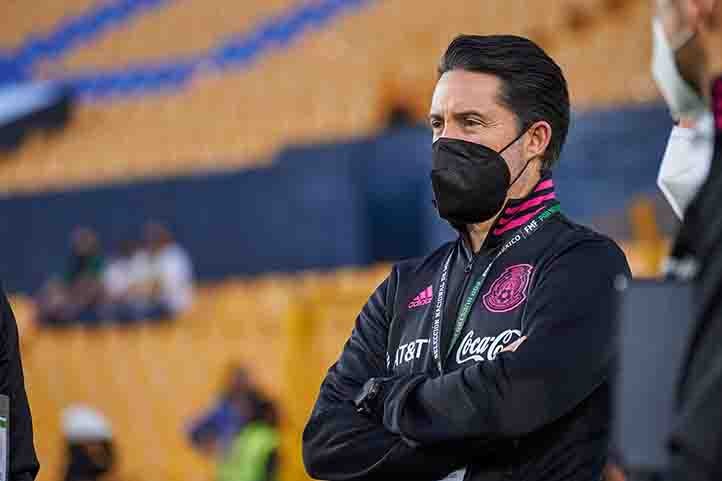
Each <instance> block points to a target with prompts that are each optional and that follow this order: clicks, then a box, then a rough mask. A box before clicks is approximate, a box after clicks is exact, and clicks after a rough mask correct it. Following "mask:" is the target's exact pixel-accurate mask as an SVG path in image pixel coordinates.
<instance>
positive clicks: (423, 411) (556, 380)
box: [384, 239, 629, 445]
mask: <svg viewBox="0 0 722 481" xmlns="http://www.w3.org/2000/svg"><path fill="white" fill-rule="evenodd" d="M620 274H624V275H628V274H629V269H628V266H627V263H626V260H625V258H624V254H623V253H622V252H621V251H620V250H619V248H617V247H616V246H615V245H614V244H613V243H611V242H610V241H608V240H601V239H600V240H592V239H590V240H585V241H582V242H578V243H576V244H575V245H573V246H571V247H569V248H567V249H565V250H564V251H563V252H561V253H560V254H558V255H557V256H556V257H555V258H554V259H553V260H551V261H550V262H549V263H547V265H546V266H544V267H543V268H542V271H541V272H540V274H539V277H538V279H537V282H536V285H535V287H534V291H533V293H532V294H531V295H530V296H529V300H528V301H527V306H526V312H525V315H524V321H522V334H523V335H524V336H528V337H527V339H526V341H525V342H524V343H523V344H522V345H521V346H520V347H519V348H518V350H517V351H516V352H502V353H500V354H498V355H497V356H496V357H495V358H494V359H493V360H487V361H483V362H478V363H474V364H472V365H469V366H468V367H466V368H463V369H459V370H457V371H454V372H451V373H448V374H445V375H443V376H439V377H436V378H434V379H429V378H427V379H423V380H420V381H419V382H416V383H408V382H407V383H406V384H404V383H396V385H395V386H394V387H392V388H390V389H389V394H388V396H387V397H386V399H385V404H384V424H385V425H386V426H387V427H388V428H389V430H391V431H392V432H396V433H400V434H401V435H403V436H404V437H405V438H408V439H410V440H413V441H415V442H418V443H421V444H422V445H424V444H430V443H438V442H448V441H454V440H461V439H465V438H466V439H468V438H485V439H499V438H516V437H520V436H523V435H525V434H528V433H531V432H533V431H535V430H537V429H539V428H541V427H543V426H545V425H547V424H549V423H551V422H553V421H555V420H557V419H558V418H560V417H562V416H563V415H564V414H566V413H568V412H570V411H571V410H572V409H573V408H574V407H576V406H577V405H578V404H579V403H580V402H581V401H583V400H584V399H585V398H587V397H588V396H589V395H590V394H591V393H592V392H593V391H594V390H595V389H596V388H597V387H598V386H599V385H601V384H602V383H603V382H604V381H605V380H606V378H607V375H608V370H609V367H610V362H611V360H612V323H613V316H614V304H615V302H614V296H615V290H614V282H615V279H616V278H617V276H619V275H620Z"/></svg>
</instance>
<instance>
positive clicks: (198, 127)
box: [0, 0, 656, 192]
mask: <svg viewBox="0 0 722 481" xmlns="http://www.w3.org/2000/svg"><path fill="white" fill-rule="evenodd" d="M247 3H248V2H244V7H246V5H247ZM460 3H462V4H463V5H465V6H466V8H454V9H450V8H445V7H444V6H443V5H442V4H440V3H438V2H432V1H430V0H423V1H420V2H417V4H416V5H415V7H414V9H413V10H412V11H409V9H408V6H407V5H406V4H404V3H403V2H370V3H369V4H368V5H367V6H364V7H363V8H360V9H358V10H355V11H354V13H353V14H349V15H341V16H340V17H338V18H336V19H334V20H333V21H332V22H331V23H330V24H328V25H327V26H326V27H325V28H323V29H322V30H316V31H308V32H306V33H305V34H304V36H303V37H302V38H300V39H299V40H298V41H297V42H296V43H293V44H291V45H288V46H286V47H284V48H282V49H281V50H274V51H273V52H272V53H267V54H266V55H264V56H263V57H262V58H260V59H258V61H257V62H256V63H255V64H252V68H250V69H249V70H238V69H234V70H227V71H219V70H217V69H214V68H208V69H201V70H199V72H206V73H205V74H202V75H195V76H194V77H193V82H192V83H190V84H188V86H187V88H183V89H180V90H173V89H171V90H170V91H167V92H164V93H163V94H156V95H149V96H141V97H129V98H124V97H121V98H112V101H104V102H102V103H100V104H97V103H89V104H86V105H84V106H81V107H80V108H79V109H78V112H77V115H76V118H77V120H76V123H75V125H74V126H72V127H71V129H69V130H68V133H67V134H66V135H63V136H61V137H56V138H51V139H45V138H35V139H34V140H33V141H31V142H30V143H29V145H28V146H27V147H26V148H24V149H22V151H20V152H18V153H16V154H13V155H10V156H6V158H3V161H2V163H1V165H0V191H3V192H17V191H33V190H43V189H49V188H53V189H55V188H62V187H64V186H74V185H81V184H88V183H98V182H110V181H118V180H129V179H136V178H139V177H158V176H167V175H174V174H182V173H189V172H198V171H206V170H214V169H227V168H238V167H244V166H250V165H259V164H264V163H268V162H269V159H270V158H271V156H272V154H273V152H274V151H276V150H277V149H279V148H280V147H281V146H283V145H286V144H289V143H298V142H314V141H319V140H324V141H326V140H328V139H342V138H349V137H358V136H363V135H367V134H369V133H371V132H374V131H377V130H378V129H380V128H381V127H382V126H383V123H384V119H385V117H386V115H387V113H388V111H389V110H390V108H391V107H392V106H394V105H397V104H399V103H401V104H407V105H409V106H410V108H411V110H412V111H413V112H414V113H415V115H416V116H417V117H419V118H421V117H423V116H424V115H425V112H426V109H427V108H428V105H427V104H428V98H429V94H430V92H431V89H432V87H433V82H434V76H435V73H434V69H433V66H434V65H435V63H436V61H437V59H438V56H439V54H440V52H441V51H442V50H443V46H444V45H445V44H446V43H447V42H448V40H449V39H450V38H451V37H452V36H453V35H455V34H456V33H458V32H464V31H465V32H470V31H473V32H495V31H498V30H499V25H504V26H505V27H504V30H505V31H510V32H514V33H521V34H526V35H530V36H532V37H533V38H538V39H539V41H540V42H541V43H542V44H545V46H547V48H548V49H549V50H550V53H551V54H552V55H554V56H555V57H556V58H558V59H559V60H560V61H561V63H562V64H563V66H564V67H565V68H566V71H567V73H568V77H569V79H570V84H571V88H572V92H574V94H575V98H574V101H575V105H576V106H577V107H578V108H586V107H591V106H598V105H602V104H618V103H623V102H629V101H642V100H649V99H653V98H655V97H656V92H655V90H654V88H653V85H652V81H651V78H650V76H649V74H648V60H647V59H648V54H649V48H650V45H649V44H650V42H649V38H648V37H649V32H648V20H647V18H648V2H645V1H641V0H640V1H634V2H623V5H621V6H617V7H614V8H613V5H617V4H618V3H619V2H611V3H610V1H609V0H607V1H602V0H599V1H591V0H568V1H567V2H566V5H567V7H566V8H559V9H553V13H550V12H547V11H546V10H545V9H544V8H543V6H538V5H536V4H535V5H533V6H531V5H529V3H528V2H523V1H519V0H515V1H511V2H503V3H499V4H497V5H495V6H494V7H491V8H488V9H487V10H484V9H482V8H481V7H480V6H479V4H478V2H474V1H471V0H468V1H465V2H460ZM252 5H264V7H260V6H259V7H257V8H258V10H257V13H255V14H254V13H253V12H254V11H255V10H254V8H256V7H254V8H251V9H249V11H250V12H251V14H250V15H242V14H241V12H239V11H236V10H232V9H231V10H229V11H228V12H223V13H222V14H221V13H218V9H217V8H216V7H215V6H213V5H211V4H208V3H207V2H200V1H193V2H181V4H179V5H177V6H176V5H173V6H170V7H168V8H163V9H159V10H156V11H153V12H150V13H148V14H147V15H146V16H144V17H140V18H139V19H137V21H135V22H131V23H127V24H124V25H123V26H122V28H121V29H119V30H116V31H115V32H112V33H111V34H109V36H107V37H104V38H103V39H100V40H98V41H97V42H91V43H90V44H88V45H87V46H86V47H85V48H84V49H81V50H78V51H77V52H76V53H75V54H73V55H71V56H70V57H68V58H67V59H66V60H61V61H60V62H59V63H55V64H54V63H49V64H47V65H46V66H45V68H47V70H48V71H50V72H52V71H53V69H55V68H57V69H59V70H60V71H61V72H63V71H64V69H67V70H68V71H65V72H63V74H62V75H69V76H71V77H72V75H73V72H85V73H87V72H88V71H90V72H92V71H94V70H97V69H99V68H101V67H105V66H107V65H109V64H114V65H115V66H116V67H115V68H116V69H121V70H122V71H126V70H127V69H129V68H131V67H132V66H133V65H134V64H135V65H136V66H137V65H141V66H143V68H146V67H148V65H147V64H145V63H143V62H146V63H147V61H149V60H150V59H154V60H157V61H161V60H163V61H164V62H171V63H172V62H173V61H174V58H173V56H177V55H181V57H180V60H178V58H176V59H175V60H176V61H181V60H183V58H185V57H183V55H186V56H187V55H191V54H195V53H197V52H199V51H200V50H202V49H203V48H204V47H206V46H208V45H209V44H211V43H212V39H213V38H215V39H216V41H217V44H218V42H221V41H222V40H223V39H224V38H226V37H227V36H228V34H230V31H231V29H232V26H233V22H231V21H230V20H228V19H230V18H236V17H237V18H238V21H237V30H236V33H238V34H240V33H243V32H244V31H247V30H246V29H248V28H250V27H251V20H242V19H244V18H250V19H252V20H256V21H258V20H259V18H260V17H263V16H264V15H271V16H272V15H273V14H274V13H276V12H279V11H282V10H283V7H284V6H285V5H286V4H282V3H275V2H270V3H268V2H253V3H252ZM610 5H612V7H610ZM234 8H240V7H234ZM471 12H478V15H471V14H470V13H471ZM166 15H167V16H168V17H167V18H166ZM191 18H193V19H195V18H197V19H200V20H199V21H198V22H197V24H196V26H195V27H194V29H193V30H188V31H191V32H195V30H200V31H203V32H205V33H204V34H197V35H196V34H194V35H181V36H180V38H181V39H183V38H188V39H196V40H179V39H178V38H177V37H176V36H171V35H166V34H165V32H166V29H171V28H176V27H178V28H185V29H190V27H189V23H188V22H190V21H191V20H190V19H191ZM271 18H274V17H271ZM401 22H403V27H404V28H403V29H401V28H398V27H399V25H400V24H401ZM153 25H157V26H158V28H157V29H154V28H153ZM216 29H218V30H219V31H220V32H221V34H220V35H219V36H217V37H215V36H214V34H213V32H215V30H216ZM129 39H132V40H129ZM411 40H413V41H411ZM139 45H146V46H151V47H150V48H148V49H147V50H148V52H149V53H147V54H145V53H143V54H141V53H137V52H140V47H139ZM580 45H581V46H583V47H580ZM628 45H635V48H633V49H632V48H625V46H628ZM100 46H102V48H100ZM126 49H127V50H126ZM133 52H136V53H133ZM164 52H165V53H164ZM116 54H117V55H118V57H119V58H120V59H122V61H123V62H126V61H127V62H130V63H131V65H130V66H128V65H126V64H122V63H120V62H118V63H115V62H116V60H115V57H116ZM100 57H102V58H103V59H106V60H103V61H102V62H101V61H100V60H98V59H99V58H100ZM609 59H614V62H615V68H617V69H620V70H624V71H625V72H628V73H627V75H626V77H620V76H606V75H603V74H602V75H600V72H605V71H606V70H607V69H608V67H609ZM66 61H67V62H69V63H68V64H67V65H65V64H63V63H62V62H66ZM104 62H105V63H104ZM243 66H244V67H245V65H243ZM101 73H102V72H101ZM166 73H168V72H166ZM168 75H171V77H172V74H170V73H168ZM161 76H162V75H161ZM141 77H142V76H141ZM111 84H112V82H111ZM111 87H112V85H111ZM109 88H110V87H109ZM279 112H283V114H282V115H281V114H279Z"/></svg>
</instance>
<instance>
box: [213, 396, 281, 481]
mask: <svg viewBox="0 0 722 481" xmlns="http://www.w3.org/2000/svg"><path fill="white" fill-rule="evenodd" d="M251 402H252V405H253V407H252V413H253V414H252V418H251V419H250V420H249V422H248V424H247V425H246V427H245V428H243V430H242V431H241V432H240V434H239V435H238V437H236V439H235V441H233V444H232V445H231V449H230V450H229V451H228V453H227V454H226V456H224V458H223V460H222V462H221V464H220V466H219V469H218V479H219V481H271V480H275V479H277V476H276V474H277V467H278V444H279V433H278V428H277V425H278V419H277V415H276V408H275V406H274V405H273V403H272V402H271V401H269V400H267V399H264V398H261V397H252V398H251Z"/></svg>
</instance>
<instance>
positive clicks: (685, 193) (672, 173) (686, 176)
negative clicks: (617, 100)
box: [657, 111, 714, 219]
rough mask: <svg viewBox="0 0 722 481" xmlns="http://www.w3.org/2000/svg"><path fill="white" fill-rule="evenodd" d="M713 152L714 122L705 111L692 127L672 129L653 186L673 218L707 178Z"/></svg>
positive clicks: (682, 209) (681, 212) (683, 209)
mask: <svg viewBox="0 0 722 481" xmlns="http://www.w3.org/2000/svg"><path fill="white" fill-rule="evenodd" d="M713 150H714V119H713V118H712V114H711V113H710V112H709V111H707V112H705V113H704V114H703V115H702V116H701V117H700V119H699V120H698V121H697V124H696V126H695V127H694V128H688V129H686V128H682V127H674V128H673V129H672V133H671V134H670V136H669V141H668V142H667V150H665V152H664V157H663V158H662V165H661V166H660V167H659V175H658V177H657V185H658V186H659V188H660V189H661V190H662V193H664V196H665V198H666V199H667V202H669V204H670V205H671V206H672V209H673V210H674V213H675V214H677V217H679V218H680V219H682V218H683V217H684V211H685V210H686V209H687V206H688V205H689V203H690V202H691V201H692V199H693V198H694V196H695V195H697V192H698V191H699V189H700V187H701V186H702V184H703V183H704V181H705V180H706V179H707V174H709V170H710V165H711V163H712V154H713Z"/></svg>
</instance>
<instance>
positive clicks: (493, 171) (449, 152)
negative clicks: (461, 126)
mask: <svg viewBox="0 0 722 481" xmlns="http://www.w3.org/2000/svg"><path fill="white" fill-rule="evenodd" d="M525 133H526V131H524V132H522V133H521V134H520V135H519V136H518V137H517V138H515V139H514V140H512V141H511V142H509V144H507V146H506V147H504V148H503V149H501V150H500V151H499V152H496V151H495V150H494V149H491V148H489V147H487V146H485V145H481V144H475V143H473V142H467V141H465V140H460V139H451V138H447V137H442V138H440V139H439V140H437V141H436V142H434V145H433V146H432V149H433V157H432V159H433V160H432V169H431V185H432V186H433V188H434V205H436V208H437V210H438V211H439V215H440V216H441V217H442V218H444V219H446V220H447V221H449V222H450V223H452V224H454V225H463V224H478V223H480V222H485V221H487V220H489V219H491V218H493V217H494V216H495V215H496V214H498V213H499V211H500V210H501V208H502V207H504V202H505V201H506V193H507V191H508V190H509V188H510V187H511V186H512V185H514V182H516V181H517V179H519V177H520V176H521V174H522V173H523V172H524V170H526V167H527V166H528V165H529V162H531V159H529V161H527V163H526V165H525V166H524V168H523V169H522V171H521V172H519V175H517V176H516V178H515V179H514V181H513V182H511V173H510V172H509V167H508V166H507V165H506V161H504V159H503V158H502V156H501V154H502V152H504V151H505V150H506V149H508V148H509V147H510V146H511V145H512V144H513V143H514V142H516V141H517V140H519V139H520V138H521V137H522V135H524V134H525Z"/></svg>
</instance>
